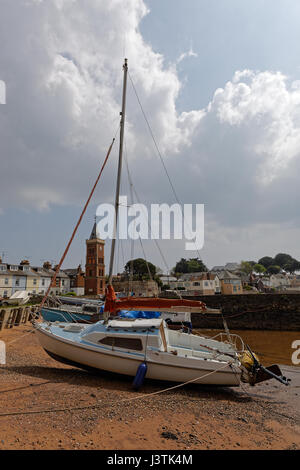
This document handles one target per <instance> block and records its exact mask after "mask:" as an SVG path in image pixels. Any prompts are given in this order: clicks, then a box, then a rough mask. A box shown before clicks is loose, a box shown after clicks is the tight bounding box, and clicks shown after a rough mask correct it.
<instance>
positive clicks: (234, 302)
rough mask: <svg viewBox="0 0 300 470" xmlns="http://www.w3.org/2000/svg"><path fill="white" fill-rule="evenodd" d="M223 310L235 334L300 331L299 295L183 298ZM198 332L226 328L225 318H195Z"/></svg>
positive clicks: (206, 316)
mask: <svg viewBox="0 0 300 470" xmlns="http://www.w3.org/2000/svg"><path fill="white" fill-rule="evenodd" d="M183 298H186V299H193V300H201V301H202V302H205V303H206V305H207V307H211V308H221V309H222V312H223V316H224V318H226V321H227V324H228V327H229V328H230V329H231V330H282V331H300V295H299V294H241V295H208V296H197V297H190V296H189V297H183ZM192 323H193V327H195V328H217V329H220V328H223V322H222V316H221V315H214V314H208V315H202V314H198V313H194V314H192Z"/></svg>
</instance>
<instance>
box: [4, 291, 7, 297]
mask: <svg viewBox="0 0 300 470" xmlns="http://www.w3.org/2000/svg"><path fill="white" fill-rule="evenodd" d="M3 297H5V298H6V297H7V290H5V291H4V293H3Z"/></svg>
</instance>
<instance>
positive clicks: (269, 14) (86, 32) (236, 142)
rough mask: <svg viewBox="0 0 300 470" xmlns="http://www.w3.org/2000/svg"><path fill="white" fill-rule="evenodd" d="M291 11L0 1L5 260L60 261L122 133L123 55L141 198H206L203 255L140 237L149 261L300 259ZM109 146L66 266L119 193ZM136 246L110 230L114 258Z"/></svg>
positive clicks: (290, 1)
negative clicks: (98, 212)
mask: <svg viewBox="0 0 300 470" xmlns="http://www.w3.org/2000/svg"><path fill="white" fill-rule="evenodd" d="M299 15H300V4H299V2H298V1H297V0H277V1H276V2H274V0H251V1H249V0H243V2H241V1H240V0H189V2H182V1H179V0H164V1H161V0H110V1H109V2H107V1H104V0H14V2H11V1H10V0H1V16H0V44H1V48H0V80H2V81H3V82H5V85H6V104H0V152H1V153H0V158H1V172H0V253H3V254H4V261H7V262H11V263H18V262H19V261H21V259H25V258H26V259H29V260H30V262H31V264H32V265H40V264H41V263H43V262H44V261H45V260H50V261H52V262H53V263H57V262H58V261H59V259H60V256H61V254H62V253H63V251H64V248H65V246H66V244H67V242H68V239H69V237H70V235H71V233H72V230H73V227H74V226H75V224H76V221H77V218H78V217H79V215H80V211H81V208H82V206H83V204H84V203H85V200H86V199H87V196H88V194H89V191H90V189H91V187H92V185H93V184H94V181H95V179H96V177H97V174H98V172H99V169H100V167H101V165H102V162H103V160H104V158H105V154H106V152H107V149H108V147H109V145H110V143H111V141H112V139H113V137H114V136H115V135H117V136H118V134H117V133H118V125H119V119H120V116H119V113H120V110H121V96H122V78H123V72H122V64H123V60H124V57H125V56H126V57H127V58H128V63H129V73H130V79H129V80H128V91H127V114H126V128H125V152H124V153H125V158H126V162H128V167H129V171H130V175H131V178H132V181H133V184H134V188H135V190H136V192H137V194H138V196H139V199H140V202H142V203H144V204H146V205H149V204H151V203H168V204H174V203H175V202H178V201H179V202H180V203H181V204H184V203H193V204H204V205H205V232H204V246H203V248H202V249H201V250H200V253H199V252H195V251H186V250H185V240H170V241H160V242H159V249H158V247H157V245H156V244H155V243H154V242H153V241H151V240H150V241H145V242H144V243H143V249H144V252H145V254H146V257H147V259H149V260H150V261H152V262H153V263H154V264H156V265H157V266H159V267H160V268H161V269H162V270H163V271H168V270H170V269H171V268H172V267H173V266H174V265H175V263H176V261H177V260H179V259H180V258H182V257H184V258H190V257H196V256H198V255H200V256H201V258H202V259H203V261H204V262H205V264H206V265H207V266H208V267H210V268H211V267H212V266H214V265H222V264H225V263H226V262H233V261H237V262H239V261H241V260H258V259H259V258H260V257H262V256H274V255H276V254H277V253H278V252H286V253H289V254H291V255H292V256H294V257H296V258H298V259H300V247H299V239H300V216H299V209H298V205H299V198H298V186H299V171H300V62H299V57H300V54H299V52H300V51H299V48H300V30H299V27H298V18H299ZM132 83H133V84H134V86H135V90H136V92H137V94H138V97H139V100H140V102H141V104H142V107H143V110H144V113H145V115H146V117H147V120H148V123H149V125H150V127H151V131H152V133H153V135H154V137H155V143H156V145H157V147H156V145H155V144H154V142H153V140H152V137H151V134H150V132H149V128H148V126H147V123H146V121H145V119H144V117H143V114H142V112H141V109H140V106H139V103H138V101H137V98H136V95H135V92H134V88H133V86H132ZM118 145H119V142H118V138H117V140H116V143H115V145H114V148H113V151H112V154H111V157H110V159H109V161H108V164H107V167H106V168H105V170H104V173H103V178H102V179H101V180H100V183H99V185H98V187H97V189H96V192H95V195H94V197H93V199H92V201H91V204H90V206H89V208H88V211H87V213H86V215H85V217H84V219H83V222H82V224H81V226H80V228H79V231H78V233H77V235H76V238H75V240H74V242H73V244H72V247H71V249H70V252H69V254H68V256H67V258H66V261H65V263H64V267H65V268H68V267H75V266H77V265H78V264H79V263H82V264H84V262H85V239H86V238H89V235H90V232H91V230H92V226H93V223H94V217H95V214H96V209H97V206H98V205H99V204H100V203H103V202H105V203H112V202H113V200H114V192H115V184H116V172H117V160H118ZM157 148H158V149H159V152H160V154H158V152H157ZM161 158H162V159H163V162H164V165H165V168H166V169H167V172H168V175H169V178H170V180H171V182H172V186H171V185H170V181H169V179H168V176H167V175H166V172H165V168H164V166H163V164H162V161H161ZM174 189H175V193H176V196H175V194H174ZM121 193H122V194H124V195H125V194H126V195H128V197H129V195H130V189H129V184H128V177H127V170H126V164H124V166H123V176H122V186H121ZM109 252H110V242H107V243H106V265H108V257H109ZM161 253H163V256H162V255H161ZM131 254H133V255H134V256H135V257H138V256H139V257H140V256H143V251H142V248H141V245H140V244H139V242H138V241H137V242H135V243H134V245H133V246H131V243H130V242H124V241H123V242H122V243H121V242H118V243H117V256H116V263H115V271H121V270H122V267H123V265H124V263H126V262H127V260H128V259H130V257H131Z"/></svg>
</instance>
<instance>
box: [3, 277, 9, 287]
mask: <svg viewBox="0 0 300 470" xmlns="http://www.w3.org/2000/svg"><path fill="white" fill-rule="evenodd" d="M4 284H5V285H6V286H7V285H8V277H6V278H5V281H4Z"/></svg>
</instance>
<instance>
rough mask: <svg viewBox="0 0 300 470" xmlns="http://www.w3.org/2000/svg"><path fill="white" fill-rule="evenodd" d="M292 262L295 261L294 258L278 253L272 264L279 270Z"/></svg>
mask: <svg viewBox="0 0 300 470" xmlns="http://www.w3.org/2000/svg"><path fill="white" fill-rule="evenodd" d="M292 261H296V260H294V258H293V257H292V256H291V255H288V254H287V253H278V254H277V255H276V256H275V257H274V264H276V265H277V266H280V267H281V268H283V267H284V266H285V265H286V264H288V263H290V262H292Z"/></svg>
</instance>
